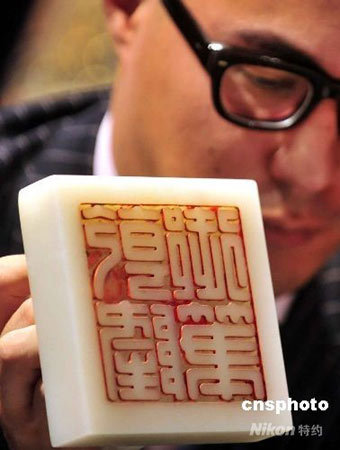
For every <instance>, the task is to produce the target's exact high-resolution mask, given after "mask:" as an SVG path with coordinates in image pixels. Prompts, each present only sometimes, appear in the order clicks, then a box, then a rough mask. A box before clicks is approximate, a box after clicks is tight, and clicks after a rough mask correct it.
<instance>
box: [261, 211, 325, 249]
mask: <svg viewBox="0 0 340 450" xmlns="http://www.w3.org/2000/svg"><path fill="white" fill-rule="evenodd" d="M263 220H264V228H265V232H266V238H267V240H268V242H269V243H271V244H278V245H302V244H305V243H307V242H308V241H310V240H311V239H313V238H314V237H315V236H316V235H317V234H318V233H320V232H321V230H322V228H323V227H321V226H316V225H314V224H313V225H312V224H308V225H307V224H302V223H299V224H297V223H292V222H288V221H284V220H282V219H281V220H277V219H269V218H266V217H264V219H263Z"/></svg>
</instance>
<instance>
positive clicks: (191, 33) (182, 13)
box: [162, 0, 210, 70]
mask: <svg viewBox="0 0 340 450" xmlns="http://www.w3.org/2000/svg"><path fill="white" fill-rule="evenodd" d="M162 2H163V4H164V6H165V7H166V9H167V11H168V13H169V14H170V15H171V17H172V19H173V20H174V22H175V23H176V25H177V28H178V29H179V31H180V32H181V33H182V35H183V36H184V38H185V39H186V41H187V42H188V44H189V45H190V46H191V48H192V49H193V51H194V52H195V53H196V55H197V57H198V59H199V60H200V62H201V64H202V65H203V67H204V68H205V69H206V70H207V65H208V59H209V54H210V48H209V45H210V42H209V41H207V40H206V38H205V37H204V33H203V31H202V30H201V28H200V27H199V25H198V24H197V23H196V22H195V20H194V18H193V17H192V16H191V14H190V12H189V11H188V10H187V8H186V7H185V6H184V5H183V3H182V2H181V1H180V0H162Z"/></svg>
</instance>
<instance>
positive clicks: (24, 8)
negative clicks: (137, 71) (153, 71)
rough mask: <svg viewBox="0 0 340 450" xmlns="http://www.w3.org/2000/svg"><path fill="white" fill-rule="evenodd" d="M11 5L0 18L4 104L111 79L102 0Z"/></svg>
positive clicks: (27, 0) (26, 0)
mask: <svg viewBox="0 0 340 450" xmlns="http://www.w3.org/2000/svg"><path fill="white" fill-rule="evenodd" d="M9 9H10V10H9V13H7V12H6V14H3V18H2V19H0V26H1V29H2V30H5V31H4V32H3V31H2V32H1V36H2V37H1V38H0V39H1V40H2V44H1V45H2V47H3V48H2V49H1V50H2V54H1V55H0V58H1V70H0V74H1V86H2V93H1V103H2V104H11V103H20V102H22V101H26V100H30V99H34V98H36V97H40V96H44V95H46V94H50V93H60V92H65V91H68V90H73V91H74V90H77V89H91V87H94V86H98V85H106V84H110V83H111V81H112V78H113V72H114V68H115V57H114V52H113V48H112V43H111V41H110V38H109V35H108V33H107V30H106V25H105V18H104V13H103V7H102V0H13V6H11V7H9ZM1 22H3V23H1Z"/></svg>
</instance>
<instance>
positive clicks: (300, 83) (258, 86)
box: [220, 64, 313, 121]
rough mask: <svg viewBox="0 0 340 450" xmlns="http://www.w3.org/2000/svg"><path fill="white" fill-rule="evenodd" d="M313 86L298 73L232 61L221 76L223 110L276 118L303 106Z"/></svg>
mask: <svg viewBox="0 0 340 450" xmlns="http://www.w3.org/2000/svg"><path fill="white" fill-rule="evenodd" d="M312 93H313V86H312V84H311V83H310V81H308V80H307V79H306V78H304V77H303V76H301V75H299V74H295V73H292V72H288V71H285V70H280V69H276V68H272V67H266V66H258V65H252V64H233V65H231V66H229V67H228V68H227V69H226V70H225V72H224V74H223V77H222V79H221V84H220V99H221V103H222V106H223V108H224V110H225V111H226V112H227V113H229V114H232V115H234V116H238V117H240V118H248V119H251V120H265V121H280V120H284V119H286V118H288V117H290V116H292V115H293V114H295V113H296V112H297V111H301V110H304V109H305V107H306V106H307V104H308V103H309V99H310V98H311V96H312Z"/></svg>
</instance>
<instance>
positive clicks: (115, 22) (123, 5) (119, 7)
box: [104, 0, 143, 54]
mask: <svg viewBox="0 0 340 450" xmlns="http://www.w3.org/2000/svg"><path fill="white" fill-rule="evenodd" d="M142 1H143V0H104V9H105V13H106V17H107V24H108V28H109V32H110V34H111V36H112V38H113V40H114V43H115V48H116V50H117V52H118V54H119V53H120V51H121V49H122V47H124V46H125V44H128V43H129V42H130V38H131V35H132V33H133V30H134V21H133V14H134V12H135V11H136V9H137V7H138V6H139V5H140V3H142Z"/></svg>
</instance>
